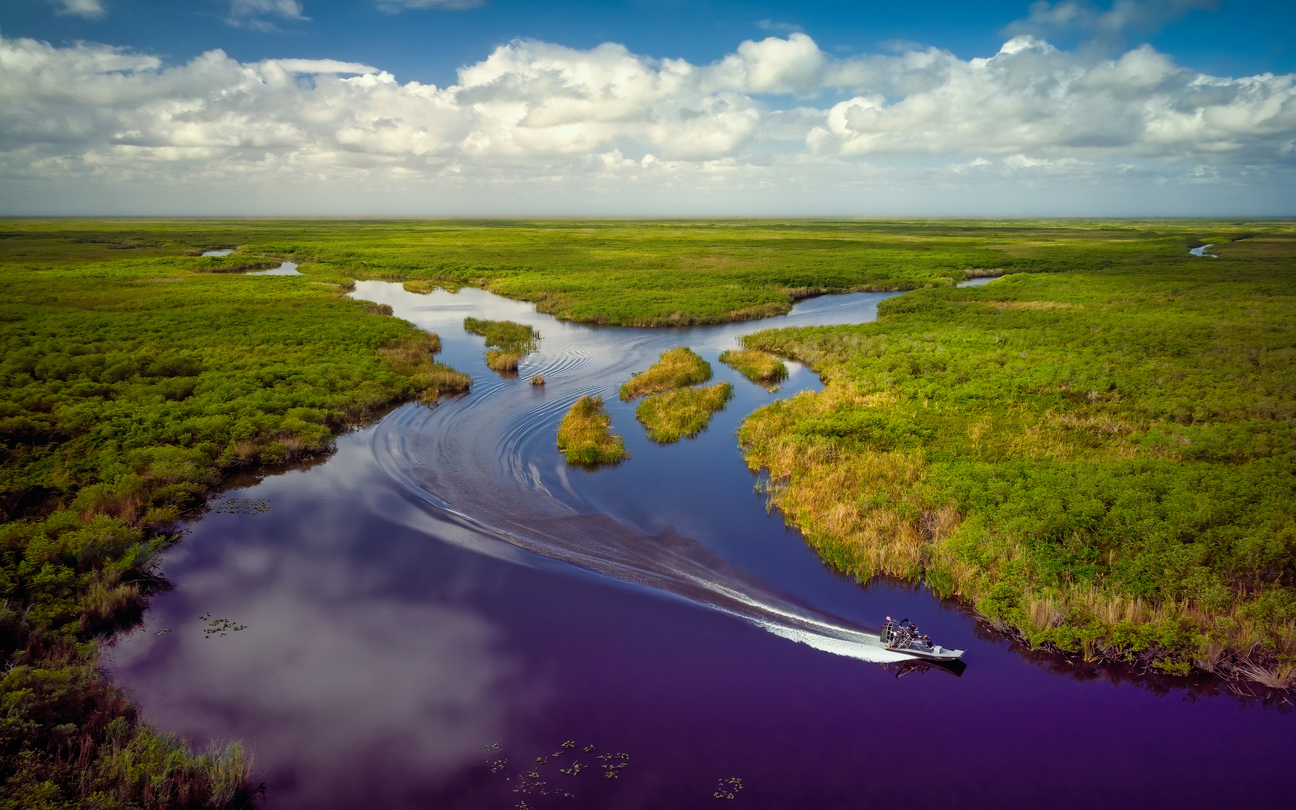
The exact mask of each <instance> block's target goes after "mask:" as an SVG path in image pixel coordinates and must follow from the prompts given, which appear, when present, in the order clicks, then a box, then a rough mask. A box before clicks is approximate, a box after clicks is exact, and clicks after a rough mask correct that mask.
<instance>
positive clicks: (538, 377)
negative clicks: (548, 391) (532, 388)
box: [531, 374, 545, 385]
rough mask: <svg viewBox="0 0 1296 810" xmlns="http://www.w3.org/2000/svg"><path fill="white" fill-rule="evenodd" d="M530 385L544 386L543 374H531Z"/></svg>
mask: <svg viewBox="0 0 1296 810" xmlns="http://www.w3.org/2000/svg"><path fill="white" fill-rule="evenodd" d="M531 384H532V385H544V384H545V376H544V375H543V374H532V375H531Z"/></svg>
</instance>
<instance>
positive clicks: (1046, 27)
mask: <svg viewBox="0 0 1296 810" xmlns="http://www.w3.org/2000/svg"><path fill="white" fill-rule="evenodd" d="M1218 6H1219V2H1218V0H1115V2H1114V3H1112V5H1111V8H1109V9H1106V10H1104V9H1102V8H1099V7H1097V6H1095V5H1093V4H1092V3H1090V2H1089V1H1088V0H1058V2H1056V3H1049V2H1048V0H1037V2H1035V3H1032V4H1031V6H1030V14H1029V15H1028V16H1027V17H1026V18H1025V19H1024V20H1017V21H1016V22H1013V23H1011V24H1009V26H1008V27H1007V29H1005V30H1006V31H1007V33H1008V34H1010V35H1020V34H1039V35H1047V34H1049V33H1056V32H1059V31H1063V32H1077V33H1081V34H1085V35H1089V36H1093V37H1096V38H1099V39H1104V40H1116V39H1119V38H1120V37H1122V36H1123V35H1125V34H1126V33H1129V32H1136V33H1142V34H1154V33H1156V32H1157V31H1160V30H1161V29H1162V28H1164V27H1165V25H1166V24H1167V23H1170V22H1174V21H1175V20H1178V19H1179V18H1181V17H1183V16H1184V15H1185V14H1187V13H1188V12H1189V11H1193V10H1203V11H1214V10H1215V9H1216V8H1217V7H1218Z"/></svg>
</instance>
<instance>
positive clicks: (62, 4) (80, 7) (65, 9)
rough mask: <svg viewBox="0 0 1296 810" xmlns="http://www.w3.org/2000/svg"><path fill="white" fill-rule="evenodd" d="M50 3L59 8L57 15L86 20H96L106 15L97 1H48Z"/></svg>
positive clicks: (105, 11)
mask: <svg viewBox="0 0 1296 810" xmlns="http://www.w3.org/2000/svg"><path fill="white" fill-rule="evenodd" d="M50 2H51V3H53V4H54V5H56V6H58V7H59V9H58V13H59V14H71V15H72V16H75V17H85V18H86V19H87V20H97V19H99V18H100V17H102V16H104V15H105V14H106V13H107V10H106V9H105V8H104V7H103V4H102V3H100V2H99V0H50Z"/></svg>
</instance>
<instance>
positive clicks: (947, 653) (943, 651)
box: [879, 616, 963, 663]
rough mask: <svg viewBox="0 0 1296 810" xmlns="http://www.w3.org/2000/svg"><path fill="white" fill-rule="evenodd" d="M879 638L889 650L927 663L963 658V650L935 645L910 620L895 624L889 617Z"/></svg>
mask: <svg viewBox="0 0 1296 810" xmlns="http://www.w3.org/2000/svg"><path fill="white" fill-rule="evenodd" d="M879 637H880V639H881V641H882V643H883V644H885V645H886V648H887V649H888V650H891V651H892V652H898V653H904V654H905V655H912V656H915V657H917V658H922V659H924V660H926V661H934V662H937V663H950V662H953V661H957V660H959V659H960V658H962V657H963V650H951V649H949V648H947V647H942V646H941V645H939V644H933V643H932V640H931V639H930V638H928V637H927V635H926V634H925V633H923V632H922V631H920V630H919V629H918V626H917V625H915V624H914V623H913V622H911V621H909V620H908V619H901V620H900V621H898V622H895V621H892V620H891V617H890V616H887V620H886V624H884V625H882V632H881V634H880V636H879Z"/></svg>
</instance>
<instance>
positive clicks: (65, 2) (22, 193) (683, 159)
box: [0, 0, 1296, 216]
mask: <svg viewBox="0 0 1296 810" xmlns="http://www.w3.org/2000/svg"><path fill="white" fill-rule="evenodd" d="M1293 31H1296V3H1290V2H1259V1H1258V0H1233V1H1231V2H1230V0H1220V2H1213V1H1212V0H1119V2H1116V3H1111V2H1105V1H1102V2H1096V3H1089V2H1081V0H1059V2H1056V3H1049V2H1042V3H1036V4H1034V5H1031V4H1029V3H1025V2H982V3H967V2H960V3H950V2H929V3H922V4H900V3H893V2H889V3H869V2H858V0H857V1H856V2H818V3H798V4H791V3H775V2H767V3H739V2H728V1H725V2H682V1H680V0H656V1H655V2H652V1H650V0H622V1H621V2H615V0H610V1H609V2H601V3H584V2H548V3H534V2H519V1H518V0H488V1H487V2H478V0H353V2H347V3H341V2H324V1H323V0H189V1H188V2H182V3H175V2H156V1H155V0H10V2H8V3H7V4H6V5H5V6H4V8H3V9H0V79H3V81H0V180H3V182H4V186H5V188H4V189H0V213H3V214H11V215H12V214H17V215H23V214H33V215H37V214H76V213H87V214H111V213H120V214H136V213H140V214H146V213H189V214H234V213H248V214H279V213H282V214H295V213H300V214H374V215H386V214H427V215H459V214H462V215H480V214H500V215H542V214H554V215H584V214H599V213H606V214H618V215H633V214H652V215H661V214H676V213H678V214H688V215H724V214H735V215H741V214H768V215H780V214H789V215H791V214H806V215H817V214H840V215H852V214H858V215H871V216H876V215H888V214H892V215H906V216H907V215H915V214H928V215H982V214H990V215H1034V214H1036V213H1038V214H1046V215H1082V216H1084V215H1111V216H1139V215H1156V214H1162V215H1207V214H1220V215H1230V214H1247V215H1291V214H1296V194H1293V192H1292V191H1291V190H1290V189H1291V188H1292V187H1293V186H1294V185H1296V184H1294V183H1293V180H1294V179H1296V178H1294V177H1293V167H1294V165H1296V88H1294V87H1293V80H1292V76H1291V74H1292V73H1293V71H1296V52H1293V49H1292V47H1291V38H1292V32H1293ZM1006 43H1007V44H1006ZM428 85H435V86H436V87H435V88H429V87H428ZM6 88H7V89H6ZM249 189H254V190H255V192H256V193H255V194H252V195H250V196H251V199H249V198H248V197H249V195H248V193H247V192H248V191H249Z"/></svg>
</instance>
